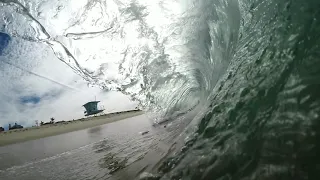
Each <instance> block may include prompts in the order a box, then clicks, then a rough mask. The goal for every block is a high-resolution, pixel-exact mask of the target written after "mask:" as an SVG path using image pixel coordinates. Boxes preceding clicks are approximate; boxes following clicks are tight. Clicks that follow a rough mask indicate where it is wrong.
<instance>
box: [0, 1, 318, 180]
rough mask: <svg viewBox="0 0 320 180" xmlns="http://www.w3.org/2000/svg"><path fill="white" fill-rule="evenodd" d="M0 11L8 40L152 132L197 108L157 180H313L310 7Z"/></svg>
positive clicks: (81, 5) (137, 4) (111, 5)
mask: <svg viewBox="0 0 320 180" xmlns="http://www.w3.org/2000/svg"><path fill="white" fill-rule="evenodd" d="M0 3H1V4H0V5H1V6H0V8H1V12H3V13H2V16H3V17H4V18H3V19H4V20H5V24H4V26H5V31H7V33H9V34H10V35H11V36H13V37H19V38H23V39H25V40H27V41H35V42H41V43H45V44H47V45H48V46H50V47H51V48H52V50H53V51H54V53H55V54H56V57H57V58H58V59H60V60H61V61H63V62H65V63H66V64H67V65H69V66H70V67H71V68H72V69H73V70H74V71H75V72H76V73H78V74H79V75H81V76H82V77H83V78H84V79H86V80H87V81H88V82H90V83H93V84H98V85H100V86H102V87H103V88H105V89H109V90H118V91H121V92H123V93H125V94H128V95H130V96H131V97H132V98H133V99H135V100H139V101H140V102H141V105H142V106H143V107H145V108H147V109H150V110H152V111H154V112H158V113H159V116H158V117H159V119H158V120H159V121H161V120H163V119H166V118H170V117H174V116H176V115H179V114H181V113H183V112H186V111H188V110H190V109H191V108H194V107H196V106H197V107H201V109H202V110H201V111H200V112H199V114H200V115H199V116H197V119H195V120H194V121H196V122H197V123H193V124H196V125H195V126H196V130H195V131H194V132H193V134H192V136H190V137H192V138H190V139H189V140H188V141H187V142H186V146H185V147H184V148H183V150H182V151H181V152H180V153H178V154H176V155H175V156H173V157H172V158H170V159H168V160H167V161H166V162H165V163H164V164H163V165H162V166H161V167H160V168H159V175H160V176H161V177H162V179H197V180H198V179H316V178H317V177H320V174H319V173H320V171H319V170H320V167H319V162H320V161H319V160H320V157H319V155H318V154H317V152H319V150H320V144H319V140H317V139H318V138H319V137H320V134H319V132H320V131H319V128H320V124H319V110H320V105H319V102H320V101H319V100H320V91H319V89H320V85H319V83H320V80H319V78H320V60H319V52H320V51H319V50H320V49H319V44H318V42H320V34H319V33H318V32H320V23H319V19H320V14H319V13H320V12H319V7H320V3H319V2H318V1H317V0H309V1H302V0H301V1H293V0H273V1H263V0H199V1H192V0H182V1H175V0H158V1H146V0H136V1H117V0H113V1H102V0H90V1H85V0H82V1H78V0H73V1H72V0H70V1H54V2H53V1H37V0H33V1H23V2H22V1H18V0H0ZM52 7H54V8H52ZM17 27H19V28H17ZM201 114H204V116H202V115H201Z"/></svg>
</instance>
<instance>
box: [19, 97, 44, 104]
mask: <svg viewBox="0 0 320 180" xmlns="http://www.w3.org/2000/svg"><path fill="white" fill-rule="evenodd" d="M40 101H41V98H40V97H39V96H23V97H21V98H20V102H21V103H22V104H28V103H31V104H38V103H39V102H40Z"/></svg>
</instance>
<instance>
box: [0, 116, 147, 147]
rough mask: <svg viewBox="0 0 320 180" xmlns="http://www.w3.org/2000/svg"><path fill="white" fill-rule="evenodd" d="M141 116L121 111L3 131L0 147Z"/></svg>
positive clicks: (0, 135)
mask: <svg viewBox="0 0 320 180" xmlns="http://www.w3.org/2000/svg"><path fill="white" fill-rule="evenodd" d="M141 114H143V111H140V110H132V111H123V112H116V113H111V114H105V115H101V116H96V117H88V118H82V119H78V120H73V121H66V122H61V123H56V124H49V125H43V126H38V127H30V128H23V129H16V130H10V131H4V132H0V147H1V146H6V145H10V144H16V143H21V142H25V141H30V140H36V139H41V138H45V137H50V136H55V135H59V134H64V133H69V132H73V131H78V130H82V129H87V128H92V127H96V126H100V125H103V124H108V123H112V122H115V121H120V120H123V119H126V118H130V117H134V116H138V115H141Z"/></svg>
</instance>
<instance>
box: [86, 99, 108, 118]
mask: <svg viewBox="0 0 320 180" xmlns="http://www.w3.org/2000/svg"><path fill="white" fill-rule="evenodd" d="M99 102H100V101H90V102H87V103H86V104H84V105H83V107H84V108H85V109H86V110H85V111H84V115H85V116H91V115H96V114H99V113H101V112H103V111H104V109H98V103H99Z"/></svg>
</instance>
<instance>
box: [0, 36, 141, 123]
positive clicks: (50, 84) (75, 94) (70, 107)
mask: <svg viewBox="0 0 320 180" xmlns="http://www.w3.org/2000/svg"><path fill="white" fill-rule="evenodd" d="M0 32H1V31H0ZM4 36H5V35H4V34H2V35H1V34H0V127H1V126H2V127H5V128H6V129H7V128H8V124H9V123H11V124H14V123H15V122H17V123H18V124H21V125H23V126H25V127H29V126H33V125H35V120H38V121H39V122H40V121H44V122H48V121H50V118H51V117H54V118H55V119H56V121H61V120H72V119H78V118H82V117H84V108H83V107H82V105H83V104H85V103H86V102H88V101H92V100H95V99H96V100H99V101H101V102H100V104H99V106H100V107H101V108H104V109H105V113H108V112H115V111H122V110H129V109H134V108H135V107H136V106H137V103H136V102H132V101H130V98H129V97H128V96H125V95H123V94H121V93H119V92H112V91H109V92H107V91H104V90H102V89H100V87H97V86H92V85H88V83H87V82H86V81H85V80H83V79H82V78H81V77H80V76H79V75H77V74H75V73H74V72H73V70H72V69H71V68H70V67H68V66H67V65H66V64H65V63H63V62H62V61H60V60H59V59H58V58H56V56H55V55H54V53H53V51H52V50H51V49H50V47H48V46H47V45H46V44H44V43H41V42H30V41H26V40H23V39H21V38H10V40H9V43H7V42H4V40H7V38H4Z"/></svg>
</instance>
